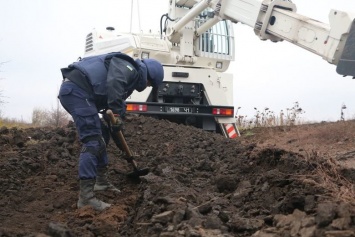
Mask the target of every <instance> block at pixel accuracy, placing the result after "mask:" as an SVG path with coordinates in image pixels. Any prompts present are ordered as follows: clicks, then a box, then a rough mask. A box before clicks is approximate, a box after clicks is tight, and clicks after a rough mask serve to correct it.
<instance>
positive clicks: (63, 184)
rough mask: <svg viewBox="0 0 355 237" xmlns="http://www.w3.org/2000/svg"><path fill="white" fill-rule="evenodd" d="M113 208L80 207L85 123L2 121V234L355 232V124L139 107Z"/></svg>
mask: <svg viewBox="0 0 355 237" xmlns="http://www.w3.org/2000/svg"><path fill="white" fill-rule="evenodd" d="M125 134H126V138H127V142H128V144H129V146H130V147H131V150H132V151H133V152H134V154H135V156H136V160H137V162H138V164H139V166H140V167H149V168H150V169H151V172H150V174H149V175H147V176H145V177H143V178H141V180H131V179H127V177H126V173H127V172H130V171H132V167H131V166H130V165H129V164H127V162H126V161H125V160H123V159H122V156H123V154H122V153H121V152H119V151H118V149H117V148H116V147H114V145H113V144H109V146H108V151H109V154H110V168H109V170H110V179H111V181H112V182H113V183H114V184H115V185H116V186H117V187H119V188H120V190H121V193H119V194H115V193H112V192H101V193H98V194H97V195H98V196H99V198H101V199H102V200H104V201H106V202H109V203H112V204H113V205H112V206H111V207H110V208H109V209H108V210H105V211H103V212H101V213H99V212H95V211H94V210H92V209H91V208H89V207H85V208H82V209H79V210H78V209H76V201H77V197H78V191H79V184H78V180H77V161H78V154H79V150H80V144H79V143H78V140H77V137H76V131H75V128H74V127H73V126H72V124H69V125H68V127H65V128H29V129H23V130H20V129H15V128H6V127H2V128H0V146H1V150H0V193H1V194H0V195H1V196H0V236H36V237H44V236H61V237H64V236H65V237H69V236H102V237H104V236H110V237H111V236H122V237H123V236H124V237H126V236H165V237H168V236H190V237H198V236H201V237H209V236H211V237H212V236H217V237H218V236H220V237H222V236H223V237H229V236H254V237H279V236H280V237H281V236H285V237H286V236H302V237H312V236H327V237H333V236H334V237H335V236H340V237H350V236H355V207H354V204H355V202H354V200H355V196H354V194H355V190H354V183H355V172H354V171H355V164H354V162H355V146H354V144H355V122H354V121H347V122H337V123H320V124H313V125H301V126H294V127H276V128H275V127H274V128H256V129H252V130H246V131H243V132H242V137H241V138H238V139H235V140H228V139H226V138H224V137H222V136H221V135H219V134H213V133H209V132H205V131H202V130H199V129H196V128H193V127H187V126H184V125H177V124H174V123H170V122H168V121H158V120H155V119H153V118H146V117H138V116H132V117H131V118H129V121H128V122H127V123H126V130H125Z"/></svg>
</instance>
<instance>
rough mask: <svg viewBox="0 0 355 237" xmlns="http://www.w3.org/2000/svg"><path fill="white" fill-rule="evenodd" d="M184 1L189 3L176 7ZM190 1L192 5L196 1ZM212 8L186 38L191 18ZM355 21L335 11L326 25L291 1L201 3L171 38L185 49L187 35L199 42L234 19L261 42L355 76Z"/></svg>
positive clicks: (174, 29) (179, 23)
mask: <svg viewBox="0 0 355 237" xmlns="http://www.w3.org/2000/svg"><path fill="white" fill-rule="evenodd" d="M181 2H186V1H177V3H176V4H181ZM187 2H188V3H189V5H190V6H191V2H193V1H187ZM208 7H210V8H212V9H213V13H214V17H212V18H211V19H210V20H208V21H206V22H205V23H204V24H203V25H201V26H199V27H198V28H196V29H195V30H194V34H191V33H187V32H188V31H185V32H186V35H184V31H183V30H182V29H183V28H184V26H187V25H188V24H190V26H191V23H190V22H191V19H192V18H193V17H194V16H197V15H198V14H199V13H200V12H202V11H203V10H205V9H206V8H208ZM354 19H355V14H354V13H348V12H344V11H338V10H331V11H330V13H329V24H326V23H322V22H319V21H317V20H314V19H311V18H309V17H307V16H303V15H300V14H298V13H296V5H295V4H294V3H292V2H291V1H290V0H214V1H213V0H201V1H199V2H196V4H195V5H194V6H193V7H192V8H191V9H190V10H189V11H188V14H186V15H184V16H183V17H182V18H181V19H179V21H177V23H176V24H174V25H172V26H171V29H170V33H169V39H170V40H171V41H173V42H177V41H179V43H180V44H181V45H182V46H181V47H182V48H184V47H183V45H184V42H181V40H182V39H183V40H184V41H187V40H186V37H187V36H189V35H194V39H196V38H197V37H198V36H200V35H201V34H202V33H203V32H206V30H207V29H209V28H211V27H212V26H213V25H214V24H216V23H217V22H218V21H222V20H231V21H232V22H234V23H238V22H240V23H242V24H246V25H248V26H250V27H252V28H253V29H254V32H255V34H256V35H257V36H258V37H259V38H260V39H261V40H271V41H273V42H279V41H283V40H285V41H288V42H290V43H292V44H295V45H297V46H299V47H302V48H304V49H306V50H307V51H310V52H312V53H314V54H317V55H319V56H321V57H322V58H323V59H324V60H326V61H327V62H329V63H331V64H334V65H337V72H338V73H339V74H341V75H345V76H347V75H349V76H353V77H355V32H353V31H355V27H352V26H353V25H354ZM177 36H178V37H177ZM185 49H186V47H185ZM190 50H192V49H190ZM184 54H185V55H192V54H188V53H186V52H185V53H184Z"/></svg>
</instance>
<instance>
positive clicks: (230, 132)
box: [221, 123, 240, 139]
mask: <svg viewBox="0 0 355 237" xmlns="http://www.w3.org/2000/svg"><path fill="white" fill-rule="evenodd" d="M221 127H222V130H223V134H224V136H225V137H228V138H231V139H233V138H237V137H240V133H239V130H238V127H237V125H236V124H235V123H224V124H221Z"/></svg>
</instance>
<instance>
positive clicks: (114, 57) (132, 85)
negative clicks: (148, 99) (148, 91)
mask: <svg viewBox="0 0 355 237" xmlns="http://www.w3.org/2000/svg"><path fill="white" fill-rule="evenodd" d="M70 68H75V69H78V70H79V71H81V72H82V73H83V74H84V75H85V76H86V78H87V80H88V81H89V83H90V84H91V86H92V93H93V94H94V96H95V98H97V100H96V106H97V107H98V109H99V110H101V109H107V108H108V109H111V110H112V111H113V113H117V114H120V115H121V116H124V114H125V111H126V108H125V100H126V99H127V98H128V97H129V96H130V95H131V94H132V93H133V91H134V90H137V91H139V92H140V91H143V90H144V89H145V88H146V86H147V67H146V65H145V64H144V63H143V62H142V61H141V60H139V59H137V60H136V61H134V60H133V59H132V58H131V57H129V56H128V55H126V54H123V53H109V54H103V55H97V56H91V57H86V58H83V59H82V60H80V61H78V62H75V63H72V64H70V65H69V69H70ZM69 79H70V80H72V81H73V82H74V83H75V80H73V79H72V78H69Z"/></svg>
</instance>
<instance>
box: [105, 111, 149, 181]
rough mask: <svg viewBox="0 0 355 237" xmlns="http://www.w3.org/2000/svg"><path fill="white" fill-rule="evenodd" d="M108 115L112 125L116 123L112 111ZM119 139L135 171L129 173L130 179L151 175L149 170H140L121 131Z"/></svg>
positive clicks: (118, 134)
mask: <svg viewBox="0 0 355 237" xmlns="http://www.w3.org/2000/svg"><path fill="white" fill-rule="evenodd" d="M106 114H107V115H108V117H109V119H110V122H111V124H113V123H115V116H114V115H113V113H112V111H111V110H107V111H106ZM117 136H118V139H119V140H120V142H121V144H122V147H123V150H124V151H125V152H126V154H127V157H126V158H125V159H126V160H127V162H128V163H130V164H131V165H132V167H133V171H132V172H131V173H128V174H127V176H128V177H129V178H139V177H140V176H145V175H147V174H148V173H149V168H143V169H139V168H138V165H137V162H136V161H135V160H134V159H133V154H132V152H131V150H130V149H129V147H128V145H127V142H126V139H125V137H124V136H123V133H122V131H121V130H119V131H118V132H117Z"/></svg>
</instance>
